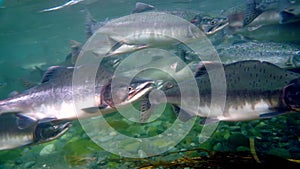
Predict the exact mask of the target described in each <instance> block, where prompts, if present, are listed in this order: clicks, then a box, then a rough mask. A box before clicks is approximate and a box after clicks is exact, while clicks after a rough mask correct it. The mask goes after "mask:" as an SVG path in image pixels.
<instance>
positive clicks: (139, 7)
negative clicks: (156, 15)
mask: <svg viewBox="0 0 300 169" xmlns="http://www.w3.org/2000/svg"><path fill="white" fill-rule="evenodd" d="M153 9H155V7H154V6H153V5H150V4H146V3H143V2H137V3H136V4H135V8H134V10H133V11H132V13H141V12H145V11H150V10H153Z"/></svg>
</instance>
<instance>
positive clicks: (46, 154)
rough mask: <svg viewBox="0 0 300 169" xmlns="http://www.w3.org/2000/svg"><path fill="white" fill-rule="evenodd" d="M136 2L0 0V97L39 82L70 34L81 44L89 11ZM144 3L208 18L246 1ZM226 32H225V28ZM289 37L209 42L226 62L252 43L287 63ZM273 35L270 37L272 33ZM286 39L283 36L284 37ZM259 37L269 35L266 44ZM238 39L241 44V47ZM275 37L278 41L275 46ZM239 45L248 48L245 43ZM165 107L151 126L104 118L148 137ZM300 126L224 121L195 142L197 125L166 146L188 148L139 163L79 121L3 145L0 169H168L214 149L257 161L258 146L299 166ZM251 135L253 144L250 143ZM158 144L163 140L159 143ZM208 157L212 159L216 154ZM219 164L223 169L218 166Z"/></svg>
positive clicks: (290, 121) (292, 45) (163, 124)
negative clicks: (55, 135) (44, 138)
mask: <svg viewBox="0 0 300 169" xmlns="http://www.w3.org/2000/svg"><path fill="white" fill-rule="evenodd" d="M136 2H137V1H136V0H110V1H106V0H84V1H82V2H79V3H77V4H75V5H72V6H67V7H65V8H62V9H59V10H54V11H51V12H40V11H41V10H43V9H47V8H51V7H55V6H59V5H62V4H64V3H66V1H64V0H43V1H37V0H4V1H1V0H0V52H1V54H0V98H1V100H2V99H4V98H7V97H8V95H9V94H10V93H11V92H13V91H18V92H22V91H24V90H25V89H26V88H27V87H26V86H28V85H31V84H37V83H39V82H40V80H41V78H42V73H43V72H41V70H40V69H42V70H43V71H45V70H46V69H47V68H48V67H50V66H54V65H57V64H60V63H62V62H64V60H65V58H66V57H67V55H68V54H69V53H70V52H71V48H70V46H71V45H70V42H69V41H70V40H76V41H78V42H81V43H83V44H84V43H85V42H86V40H87V37H86V35H85V22H86V16H87V12H89V13H90V14H91V15H92V16H93V18H95V19H96V20H97V21H104V20H106V19H112V18H118V17H121V16H125V15H128V14H130V13H131V11H132V10H133V9H134V6H135V3H136ZM143 2H144V3H149V4H151V5H153V6H155V7H156V9H158V10H182V11H194V12H195V11H196V12H198V13H201V14H206V15H211V16H222V13H223V12H224V11H225V10H226V9H228V8H231V7H235V6H238V5H240V4H241V3H244V0H222V1H211V0H168V1H157V0H148V1H143ZM298 10H299V9H298ZM223 16H224V15H223ZM298 22H299V21H298ZM298 22H296V24H298ZM291 26H294V25H291ZM280 29H281V28H280ZM284 29H287V28H284ZM261 30H263V31H265V32H269V31H272V30H274V31H275V30H277V27H276V29H274V28H273V27H270V28H264V29H261ZM278 30H279V28H278ZM258 31H259V29H258ZM228 32H229V31H228ZM228 32H225V34H226V33H228ZM247 33H248V32H247ZM259 33H260V32H259ZM259 33H257V34H259ZM228 34H229V33H228ZM262 34H264V32H263V33H262ZM231 36H232V35H230V37H231ZM294 36H295V37H296V38H295V39H296V40H295V41H296V42H295V41H294V40H293V41H290V40H289V39H288V35H286V36H285V37H283V38H281V39H280V42H278V41H276V40H275V42H272V43H269V44H268V45H270V48H272V50H268V49H265V48H263V49H258V48H256V47H255V46H254V47H252V46H251V47H249V46H248V47H243V44H244V43H243V42H244V41H245V42H247V41H253V42H251V45H253V44H259V43H260V42H264V43H268V42H269V41H272V40H270V38H264V37H263V36H260V37H262V38H258V39H254V40H253V39H252V40H251V39H248V37H245V38H242V40H241V39H238V40H235V39H234V38H233V40H232V43H231V39H230V38H228V39H226V38H224V39H223V40H224V41H223V40H222V41H221V42H220V41H219V34H217V35H213V36H212V37H209V38H210V39H211V41H212V43H213V44H215V46H214V47H215V48H216V49H217V51H222V52H223V53H222V54H223V55H224V56H223V55H222V56H220V57H221V60H222V61H226V63H228V62H231V61H237V60H243V56H242V55H243V54H245V51H247V50H251V48H253V50H255V49H257V50H259V52H261V53H262V54H261V55H259V56H262V57H266V58H265V59H262V60H266V61H272V59H270V58H267V57H269V56H270V55H272V56H274V55H276V56H277V55H279V54H280V56H281V55H284V58H283V59H282V58H281V59H282V60H286V62H288V60H289V58H290V56H296V57H299V53H297V51H299V50H300V48H299V40H300V38H299V34H295V35H294ZM272 37H274V36H273V35H272ZM297 37H298V38H297ZM250 38H252V37H250ZM284 38H286V41H285V39H284ZM221 39H222V38H221ZM273 39H274V38H273ZM282 39H283V40H282ZM264 40H267V42H266V41H264ZM297 40H298V41H297ZM216 41H217V42H216ZM240 43H242V45H241V46H240V47H239V44H240ZM273 43H276V44H274V45H273ZM280 43H282V44H284V45H288V46H287V47H284V49H283V48H280V47H279V46H282V45H280ZM232 44H233V45H235V48H234V49H235V50H239V51H235V50H233V51H231V50H230V49H231V48H230V47H229V46H230V45H232ZM249 44H250V43H249ZM245 45H246V46H247V43H245ZM268 45H266V46H268ZM236 46H237V47H236ZM270 48H269V49H270ZM264 51H266V53H264ZM268 52H269V53H268ZM254 53H255V52H249V53H248V54H249V55H251V56H249V57H247V56H245V58H246V59H247V58H251V59H253V58H254V59H257V58H258V59H259V56H257V55H256V54H257V53H255V56H254ZM270 53H271V54H270ZM228 55H234V57H233V58H232V57H229V56H228ZM289 55H290V56H289ZM222 57H223V58H222ZM274 58H276V57H274ZM282 60H277V62H276V63H275V64H277V63H278V65H279V66H282V67H285V66H286V64H285V63H283V62H284V61H282ZM279 62H280V63H279ZM296 62H298V60H296ZM283 65H284V66H283ZM296 66H297V64H296ZM167 112H168V113H167V114H166V115H164V117H162V119H161V120H158V121H156V122H154V123H151V124H149V125H137V124H135V123H132V122H131V121H129V122H128V121H125V120H124V119H123V118H122V117H120V116H118V115H113V116H110V117H108V119H109V120H110V124H111V125H112V126H114V127H115V128H116V129H117V130H118V131H120V132H124V133H127V134H129V135H130V133H131V132H133V133H139V134H140V133H143V132H144V134H145V133H146V135H147V134H148V135H149V133H150V135H151V136H153V135H156V134H157V133H161V132H162V131H161V130H162V129H166V128H168V127H170V126H171V125H172V122H173V121H174V118H175V116H174V114H173V113H170V112H172V110H171V109H170V108H169V110H168V111H167ZM197 122H198V121H197ZM299 125H300V116H299V114H290V115H286V116H282V117H276V118H272V119H266V120H254V121H249V122H224V123H221V124H220V125H219V126H218V128H217V130H216V132H215V133H214V134H213V135H212V137H211V138H210V139H209V140H208V141H207V142H205V143H203V144H200V143H199V135H198V133H199V132H200V131H201V127H199V126H200V125H198V124H196V126H195V127H194V128H193V129H192V130H191V132H190V133H189V134H188V135H187V137H186V138H185V139H183V141H181V142H180V143H179V144H178V145H177V146H176V147H175V148H171V150H170V152H178V151H181V150H187V151H186V152H184V153H182V152H181V153H179V152H178V153H174V154H175V155H172V153H170V154H171V155H165V156H160V157H154V158H153V159H146V160H145V161H142V160H139V159H137V160H136V159H127V158H121V157H119V156H117V155H114V154H111V153H109V152H106V151H104V150H103V149H102V148H101V147H98V146H97V145H95V144H94V143H93V141H91V140H90V139H89V138H88V136H87V135H86V134H85V133H84V131H83V130H82V129H81V127H80V125H79V124H78V122H74V124H73V127H72V128H71V129H70V131H68V132H67V133H66V134H65V135H64V136H62V137H61V138H59V139H57V140H55V141H52V142H49V143H45V144H41V145H34V146H28V147H24V148H17V149H15V150H6V151H1V152H0V168H66V167H75V168H122V167H123V168H124V167H127V168H139V167H142V166H154V167H157V168H158V167H159V166H162V168H171V167H172V165H171V161H175V163H178V164H179V163H180V162H178V161H176V160H177V159H180V158H182V157H184V156H186V157H191V158H192V157H194V158H196V157H207V156H208V155H209V152H213V151H216V152H224V153H229V152H233V153H236V155H237V156H238V155H240V154H239V153H240V152H244V151H245V152H248V154H250V157H249V158H253V159H255V160H256V161H255V160H253V161H254V162H253V161H252V162H251V164H252V163H257V162H258V161H259V160H258V161H257V157H256V155H255V153H253V151H256V152H257V154H260V153H261V154H264V155H265V154H267V155H272V157H273V155H274V156H276V157H280V158H282V159H284V160H287V159H289V160H290V161H293V160H294V161H295V165H297V164H299V160H300V142H299V139H300V129H299ZM8 127H9V126H8ZM139 134H137V135H139ZM133 135H134V134H133ZM140 135H143V134H140ZM113 136H114V135H113V134H111V135H104V136H103V138H102V139H104V140H106V139H107V140H109V139H111V138H112V137H113ZM135 137H138V136H135ZM253 140H254V142H255V145H253ZM156 144H167V143H162V142H158V143H156ZM123 146H124V147H125V149H129V150H131V149H132V147H134V145H131V143H126V142H125V143H123ZM253 146H254V147H253ZM198 148H202V149H206V150H208V152H205V151H201V150H200V149H199V150H195V149H198ZM189 150H190V152H189ZM132 151H134V150H132ZM227 155H228V154H227ZM241 156H243V155H241ZM245 156H246V155H245ZM232 157H233V156H232ZM258 158H259V157H258ZM262 158H263V157H262ZM199 159H200V158H199ZM275 159H276V158H275ZM160 160H162V161H164V160H165V161H166V162H170V163H169V164H170V165H167V164H164V163H163V162H162V163H161V164H160V163H159V162H160ZM214 160H216V161H217V160H218V158H216V159H214ZM263 160H264V159H263ZM200 161H201V159H200ZM275 161H276V160H275ZM290 161H288V162H290ZM190 162H191V161H189V160H187V161H186V163H187V164H190ZM220 163H221V162H220ZM237 164H238V162H237ZM239 164H240V163H239ZM246 164H247V162H246ZM249 164H250V162H249ZM293 165H294V164H293ZM179 166H180V165H178V167H179ZM187 166H190V167H191V168H193V167H195V166H200V167H201V166H202V167H204V166H205V165H204V163H194V164H193V165H187ZM206 166H210V164H206ZM219 166H220V167H221V168H222V164H220V165H219ZM228 166H229V165H228ZM228 166H226V164H224V166H223V167H224V168H228ZM181 167H184V165H181Z"/></svg>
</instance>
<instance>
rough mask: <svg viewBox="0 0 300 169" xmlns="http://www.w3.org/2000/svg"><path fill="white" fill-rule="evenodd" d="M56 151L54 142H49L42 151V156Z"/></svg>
mask: <svg viewBox="0 0 300 169" xmlns="http://www.w3.org/2000/svg"><path fill="white" fill-rule="evenodd" d="M54 151H55V146H54V144H49V145H47V146H45V147H44V148H43V149H42V150H41V151H40V156H46V155H49V154H52V153H53V152H54Z"/></svg>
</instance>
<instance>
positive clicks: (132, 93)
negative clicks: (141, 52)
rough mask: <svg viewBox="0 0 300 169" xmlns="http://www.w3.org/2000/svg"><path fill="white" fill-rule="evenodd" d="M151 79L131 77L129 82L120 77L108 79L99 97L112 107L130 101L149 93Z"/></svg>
mask: <svg viewBox="0 0 300 169" xmlns="http://www.w3.org/2000/svg"><path fill="white" fill-rule="evenodd" d="M154 84H155V82H154V81H153V80H144V79H133V80H132V81H131V82H130V83H127V82H126V81H123V80H122V78H121V79H119V78H118V79H114V80H112V81H110V82H109V83H108V84H107V85H106V86H104V87H103V89H102V91H101V97H100V98H101V99H103V102H104V103H105V104H106V105H109V106H110V107H112V108H115V107H116V106H121V105H125V104H128V103H132V102H134V101H136V100H138V99H139V98H141V97H143V96H144V95H145V94H147V93H149V92H150V91H151V90H152V89H153V86H154Z"/></svg>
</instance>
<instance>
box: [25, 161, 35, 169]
mask: <svg viewBox="0 0 300 169" xmlns="http://www.w3.org/2000/svg"><path fill="white" fill-rule="evenodd" d="M34 165H35V161H28V162H27V163H25V164H24V168H31V167H33V166H34Z"/></svg>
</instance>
